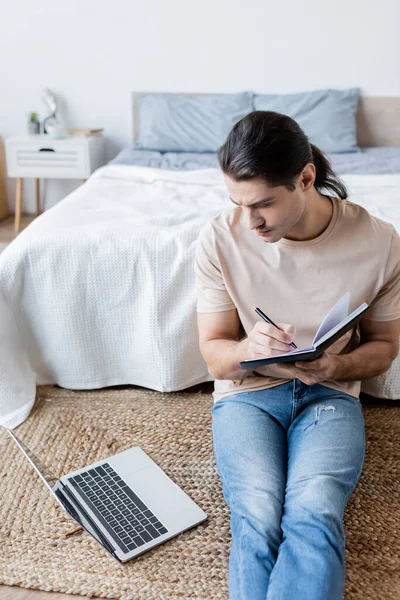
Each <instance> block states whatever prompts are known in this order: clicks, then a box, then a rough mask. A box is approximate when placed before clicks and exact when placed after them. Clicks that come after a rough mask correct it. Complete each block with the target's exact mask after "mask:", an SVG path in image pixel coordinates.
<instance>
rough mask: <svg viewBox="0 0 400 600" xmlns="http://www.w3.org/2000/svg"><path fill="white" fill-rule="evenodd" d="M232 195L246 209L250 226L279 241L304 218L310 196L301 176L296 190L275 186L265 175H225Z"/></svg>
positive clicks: (269, 240)
mask: <svg viewBox="0 0 400 600" xmlns="http://www.w3.org/2000/svg"><path fill="white" fill-rule="evenodd" d="M224 179H225V184H226V187H227V189H228V192H229V197H230V199H231V200H232V202H233V203H235V204H237V205H238V206H240V207H241V209H242V211H243V212H244V213H245V217H246V224H247V227H248V228H249V229H251V230H254V232H255V233H256V234H258V235H260V237H261V239H263V240H264V241H265V242H269V243H271V242H277V241H278V240H280V239H281V238H282V237H284V236H285V235H286V234H288V233H289V232H290V231H291V230H292V229H293V228H294V227H295V226H296V224H298V223H299V221H300V220H301V218H302V216H303V214H304V210H305V206H306V199H305V196H304V192H303V191H302V188H301V186H299V185H298V179H296V180H295V183H296V188H295V189H294V190H293V191H290V190H288V189H287V188H286V187H284V186H282V185H281V186H276V187H272V186H269V185H268V184H267V182H266V181H265V179H251V180H248V181H234V180H233V179H230V178H229V177H228V176H227V175H224Z"/></svg>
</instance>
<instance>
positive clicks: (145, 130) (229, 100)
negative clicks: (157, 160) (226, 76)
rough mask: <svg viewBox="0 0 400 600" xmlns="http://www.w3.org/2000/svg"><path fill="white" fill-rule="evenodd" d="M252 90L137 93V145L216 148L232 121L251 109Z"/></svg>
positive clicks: (175, 149)
mask: <svg viewBox="0 0 400 600" xmlns="http://www.w3.org/2000/svg"><path fill="white" fill-rule="evenodd" d="M252 99H253V94H252V93H251V92H239V93H237V94H207V95H202V94H199V95H193V96H183V95H180V94H167V93H160V94H155V93H154V94H145V95H143V96H139V97H138V100H137V101H138V117H139V136H138V139H137V142H136V144H135V148H140V149H146V150H159V151H161V152H217V151H218V149H219V147H220V146H221V145H222V144H223V143H224V141H225V139H226V137H227V135H228V133H229V132H230V130H231V129H232V127H233V125H234V124H235V123H237V121H240V119H242V118H243V117H245V116H246V115H247V114H248V113H250V112H252V110H253V105H252Z"/></svg>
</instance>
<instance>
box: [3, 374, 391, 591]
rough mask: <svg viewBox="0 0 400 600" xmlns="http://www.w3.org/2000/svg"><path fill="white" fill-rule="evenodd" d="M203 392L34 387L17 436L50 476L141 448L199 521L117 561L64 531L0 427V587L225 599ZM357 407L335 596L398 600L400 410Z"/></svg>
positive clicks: (208, 399) (225, 525)
mask: <svg viewBox="0 0 400 600" xmlns="http://www.w3.org/2000/svg"><path fill="white" fill-rule="evenodd" d="M196 389H197V391H193V390H196ZM211 390H212V388H211V387H209V388H208V389H206V390H204V388H203V389H201V388H191V390H190V391H188V390H185V391H183V392H174V393H159V392H155V391H150V390H147V389H145V388H139V387H135V386H119V387H117V388H107V389H102V390H97V391H70V390H64V389H61V388H58V387H56V386H54V387H53V386H43V387H40V388H39V389H38V396H37V400H36V403H35V406H34V409H33V411H32V413H31V415H30V417H29V418H28V419H27V421H25V422H24V423H23V424H21V425H20V426H19V427H18V428H16V430H15V432H16V433H17V435H18V436H19V437H20V438H21V439H22V441H24V442H25V443H26V444H27V445H28V446H29V448H30V449H31V450H32V451H33V452H34V453H35V454H37V455H38V456H39V457H40V458H41V459H44V460H45V461H46V462H47V464H48V466H49V467H50V469H51V470H52V471H53V472H54V474H55V475H56V476H57V477H60V476H61V475H62V474H64V473H68V472H69V471H72V470H74V469H78V468H80V467H83V466H86V465H89V464H90V463H92V462H94V461H96V460H100V459H103V458H106V457H108V456H111V455H113V454H115V453H117V452H121V451H123V450H126V449H127V448H130V447H131V446H140V447H141V448H142V449H143V450H144V451H145V452H147V453H148V454H149V456H150V457H151V458H152V459H153V460H154V461H155V462H156V463H157V464H158V465H159V466H160V467H161V468H162V469H163V470H164V471H165V472H166V473H167V475H169V477H171V478H172V480H173V481H175V482H176V483H177V484H178V485H179V486H180V487H181V488H182V489H183V490H184V491H185V492H186V493H187V494H188V495H189V496H190V497H191V498H192V499H193V500H194V501H195V502H196V503H197V504H199V506H200V507H201V508H202V509H203V510H204V511H205V512H206V513H207V514H208V519H207V520H206V521H204V522H203V523H202V524H200V525H199V526H197V527H194V528H193V529H191V530H188V531H186V532H183V533H182V534H180V535H179V536H177V537H175V538H173V539H172V540H169V541H167V542H165V543H164V544H161V545H159V546H157V547H155V548H153V549H152V550H150V551H148V552H146V553H144V554H142V555H140V556H139V557H137V558H136V559H133V560H131V561H130V562H128V563H126V564H124V565H119V563H118V562H117V561H116V560H115V559H114V558H113V557H111V556H110V555H109V554H108V553H107V551H106V550H105V549H104V548H103V547H102V546H101V545H100V544H98V543H97V542H96V541H95V540H94V539H93V538H92V537H91V536H90V535H89V534H88V533H87V532H86V531H78V532H77V533H74V534H73V535H70V534H71V532H72V531H73V530H74V529H75V528H76V523H75V521H73V520H72V519H70V518H69V516H68V515H66V514H65V513H64V512H63V511H62V510H61V509H60V508H59V507H58V504H57V503H56V502H54V501H53V498H52V496H51V495H50V494H49V493H48V491H47V490H46V488H45V486H44V485H43V483H42V482H41V480H40V479H39V477H38V476H37V475H36V473H35V472H34V471H33V469H32V468H31V466H30V464H29V463H28V461H26V459H25V458H24V456H23V455H22V453H21V451H20V450H19V449H18V448H17V446H16V444H15V443H14V442H13V440H12V439H11V438H10V436H8V434H7V432H5V431H4V430H1V431H0V451H1V464H0V498H1V500H0V502H1V507H0V527H1V530H0V531H1V534H0V536H1V537H0V543H1V548H0V583H2V584H6V585H15V586H20V587H25V588H32V589H39V590H45V591H56V592H64V593H69V594H80V595H83V596H85V595H86V596H88V597H101V598H119V599H121V600H160V599H162V600H164V599H165V600H182V599H185V598H195V599H199V600H200V599H203V598H204V599H205V598H206V599H210V600H214V599H219V598H221V599H227V598H228V558H229V549H230V543H231V537H230V523H229V509H228V507H227V505H226V503H225V501H224V498H223V494H222V487H221V483H220V478H219V475H218V472H217V468H216V464H215V460H214V454H213V444H212V430H211V412H210V411H211V407H212V404H213V399H212V396H211ZM363 410H364V416H365V421H366V431H367V453H366V460H365V463H364V469H363V473H362V475H361V478H360V481H359V483H358V485H357V488H356V491H355V492H354V494H353V495H352V497H351V499H350V502H349V504H348V505H347V508H346V512H345V531H346V542H347V550H346V553H347V555H346V565H347V566H346V572H347V579H346V594H345V598H346V600H361V599H362V600H392V599H393V600H399V599H400V560H399V557H400V536H399V523H400V489H399V487H400V486H399V480H400V477H399V469H400V408H399V407H398V406H369V405H363ZM293 600H295V599H293ZM321 600H324V599H323V598H321Z"/></svg>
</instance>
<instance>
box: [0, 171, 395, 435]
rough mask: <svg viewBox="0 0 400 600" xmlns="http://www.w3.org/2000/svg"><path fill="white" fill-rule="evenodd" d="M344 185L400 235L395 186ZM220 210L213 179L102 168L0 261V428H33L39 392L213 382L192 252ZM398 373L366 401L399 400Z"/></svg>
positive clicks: (219, 183)
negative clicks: (29, 422) (39, 388)
mask: <svg viewBox="0 0 400 600" xmlns="http://www.w3.org/2000/svg"><path fill="white" fill-rule="evenodd" d="M343 179H344V180H345V181H346V182H347V183H348V185H349V187H350V189H351V190H352V192H353V194H352V196H351V200H353V201H354V202H358V203H360V204H362V205H363V206H365V207H366V208H368V210H369V211H370V212H371V213H372V214H374V215H376V216H378V217H380V218H382V219H384V220H387V221H389V222H391V223H393V224H394V225H395V227H396V228H397V230H398V231H400V202H399V197H400V175H376V176H374V175H351V176H350V175H349V176H347V177H346V176H344V177H343ZM227 208H232V204H231V202H230V201H229V199H228V195H227V192H226V188H225V185H224V182H223V177H222V174H221V173H220V171H219V170H217V169H207V170H197V171H167V170H163V169H152V168H148V167H139V166H127V165H107V166H105V167H102V168H101V169H98V170H97V171H96V172H95V173H94V174H93V175H92V176H91V177H90V179H89V180H88V181H87V182H86V184H85V185H83V186H81V187H79V188H78V189H77V190H75V191H74V192H72V193H71V194H70V195H69V196H67V197H66V198H65V199H64V200H63V201H61V202H60V203H59V204H57V205H55V206H54V207H52V208H51V209H50V210H48V211H46V212H45V213H43V214H42V215H41V216H40V217H38V218H37V219H35V220H34V221H33V222H32V223H31V224H30V225H29V226H28V227H27V228H26V229H25V230H24V231H22V233H21V234H20V235H19V236H18V237H17V238H16V239H15V240H14V241H13V242H12V243H11V244H10V245H9V246H8V247H7V248H6V249H5V250H4V251H3V252H2V253H1V254H0V315H1V319H0V342H1V344H0V364H1V372H0V424H2V425H5V426H6V427H9V428H15V427H17V426H18V425H19V424H20V423H22V422H23V421H24V420H25V419H26V418H27V417H28V415H29V413H30V411H31V409H32V406H33V404H34V400H35V390H36V385H37V384H54V383H55V384H58V385H60V386H62V387H66V388H70V389H95V388H100V387H106V386H110V385H120V384H135V385H140V386H143V387H147V388H151V389H154V390H158V391H162V392H169V391H174V390H179V389H184V388H186V387H189V386H191V385H195V384H197V383H200V382H203V381H211V380H212V378H211V377H210V375H209V374H208V371H207V366H206V364H205V362H204V360H203V358H202V357H201V354H200V351H199V349H198V334H197V321H196V292H195V277H194V250H195V244H196V240H197V236H198V233H199V230H200V228H201V227H202V226H203V224H204V223H205V221H206V220H207V219H209V218H210V217H212V216H214V215H215V214H217V213H218V212H220V211H221V210H225V209H227ZM399 258H400V257H399ZM399 364H400V363H399V359H396V361H395V362H394V363H393V365H392V367H391V369H390V370H389V371H388V372H387V373H386V374H384V375H382V376H380V377H376V378H374V379H372V380H369V381H368V382H363V387H362V390H363V391H366V392H367V393H370V394H373V395H376V396H381V397H387V398H400V372H399V371H400V369H399Z"/></svg>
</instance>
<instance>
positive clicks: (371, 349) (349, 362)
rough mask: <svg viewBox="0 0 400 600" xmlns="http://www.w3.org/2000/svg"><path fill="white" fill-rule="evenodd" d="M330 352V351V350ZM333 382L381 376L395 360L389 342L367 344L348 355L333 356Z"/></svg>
mask: <svg viewBox="0 0 400 600" xmlns="http://www.w3.org/2000/svg"><path fill="white" fill-rule="evenodd" d="M328 352H329V350H328ZM331 357H332V358H333V364H334V368H333V375H332V377H330V379H332V380H333V381H335V380H336V381H338V380H345V381H358V380H361V379H369V378H370V377H375V376H376V375H381V374H382V373H384V372H385V371H387V370H388V369H389V367H390V365H391V364H392V361H393V360H394V358H395V357H394V356H393V349H392V346H391V345H390V343H389V342H378V341H376V342H366V343H365V344H362V345H361V346H358V348H355V350H352V351H351V352H349V353H348V354H332V355H331Z"/></svg>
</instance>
